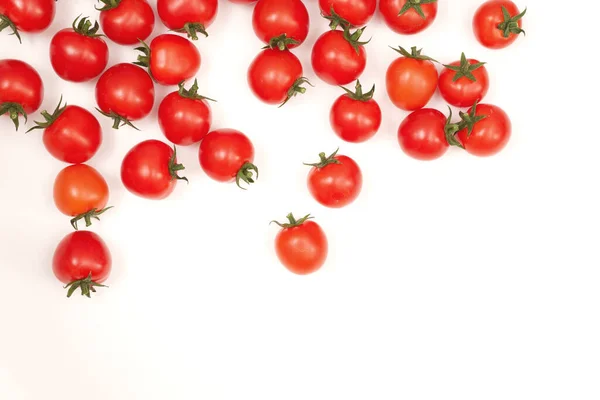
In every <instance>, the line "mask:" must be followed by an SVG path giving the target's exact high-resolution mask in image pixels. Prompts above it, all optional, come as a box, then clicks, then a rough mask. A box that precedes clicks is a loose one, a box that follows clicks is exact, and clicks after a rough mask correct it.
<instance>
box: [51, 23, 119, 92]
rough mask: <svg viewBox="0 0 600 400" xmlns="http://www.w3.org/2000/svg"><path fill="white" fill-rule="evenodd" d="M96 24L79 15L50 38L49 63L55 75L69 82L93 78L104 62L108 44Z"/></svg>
mask: <svg viewBox="0 0 600 400" xmlns="http://www.w3.org/2000/svg"><path fill="white" fill-rule="evenodd" d="M99 28H100V26H99V25H98V22H96V23H95V24H94V25H93V26H92V23H91V21H90V20H88V19H87V18H83V19H81V20H79V17H77V19H75V21H74V22H73V26H72V28H67V29H63V30H61V31H58V32H57V33H56V34H55V35H54V37H53V38H52V41H51V42H50V63H51V64H52V68H54V71H55V72H56V74H57V75H58V76H60V77H61V78H62V79H65V80H67V81H71V82H85V81H89V80H90V79H94V78H95V77H97V76H98V75H100V74H101V73H102V71H104V68H106V65H107V64H108V46H107V45H106V42H105V41H104V40H103V39H102V35H100V34H98V29H99Z"/></svg>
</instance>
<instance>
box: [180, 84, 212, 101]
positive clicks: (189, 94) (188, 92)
mask: <svg viewBox="0 0 600 400" xmlns="http://www.w3.org/2000/svg"><path fill="white" fill-rule="evenodd" d="M178 86H179V90H178V93H179V96H181V97H183V98H185V99H192V100H210V101H214V102H216V100H214V99H211V98H210V97H206V96H202V95H200V94H198V79H194V83H193V84H192V86H190V88H189V89H186V88H185V81H181V82H179V85H178Z"/></svg>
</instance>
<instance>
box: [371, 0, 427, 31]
mask: <svg viewBox="0 0 600 400" xmlns="http://www.w3.org/2000/svg"><path fill="white" fill-rule="evenodd" d="M379 11H380V12H381V15H382V16H383V20H384V21H385V23H386V24H387V26H389V27H390V28H391V29H392V30H393V31H394V32H396V33H400V34H403V35H412V34H414V33H418V32H421V31H422V30H424V29H425V28H427V27H428V26H429V25H431V24H432V23H433V21H434V20H435V17H436V15H437V0H380V1H379Z"/></svg>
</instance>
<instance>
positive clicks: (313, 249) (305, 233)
mask: <svg viewBox="0 0 600 400" xmlns="http://www.w3.org/2000/svg"><path fill="white" fill-rule="evenodd" d="M311 218H312V217H311V216H310V215H307V216H305V217H304V218H301V219H299V220H297V221H296V219H295V218H294V216H293V215H292V214H291V213H290V214H288V216H287V219H288V221H289V222H287V223H283V224H281V223H279V222H277V221H273V222H275V223H276V224H277V225H279V226H280V227H281V228H282V229H281V230H280V231H279V233H278V234H277V237H276V238H275V252H276V253H277V257H278V258H279V261H280V262H281V263H282V264H283V266H284V267H286V268H287V269H288V270H290V271H291V272H293V273H295V274H298V275H308V274H312V273H313V272H316V271H317V270H319V269H320V268H321V267H322V266H323V264H325V260H327V251H328V244H327V236H325V232H323V229H321V227H320V226H319V225H318V224H317V223H315V222H313V221H310V219H311Z"/></svg>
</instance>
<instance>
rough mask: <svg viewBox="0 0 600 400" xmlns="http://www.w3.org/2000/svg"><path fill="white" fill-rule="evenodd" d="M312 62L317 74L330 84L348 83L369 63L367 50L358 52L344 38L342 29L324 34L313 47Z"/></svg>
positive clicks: (359, 49) (360, 49)
mask: <svg viewBox="0 0 600 400" xmlns="http://www.w3.org/2000/svg"><path fill="white" fill-rule="evenodd" d="M311 62H312V66H313V69H314V71H315V73H316V74H317V76H318V77H319V78H321V79H322V80H323V81H325V82H327V83H329V84H330V85H347V84H348V83H350V82H353V81H355V80H357V79H358V77H359V76H360V75H361V74H362V73H363V71H364V70H365V67H366V65H367V52H366V50H365V48H364V46H358V52H357V51H356V50H355V49H354V47H352V45H351V44H350V42H348V41H347V40H346V39H345V38H344V34H343V32H342V31H338V30H335V31H328V32H325V33H324V34H322V35H321V36H320V37H319V38H318V39H317V41H316V42H315V45H314V46H313V49H312V56H311Z"/></svg>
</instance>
